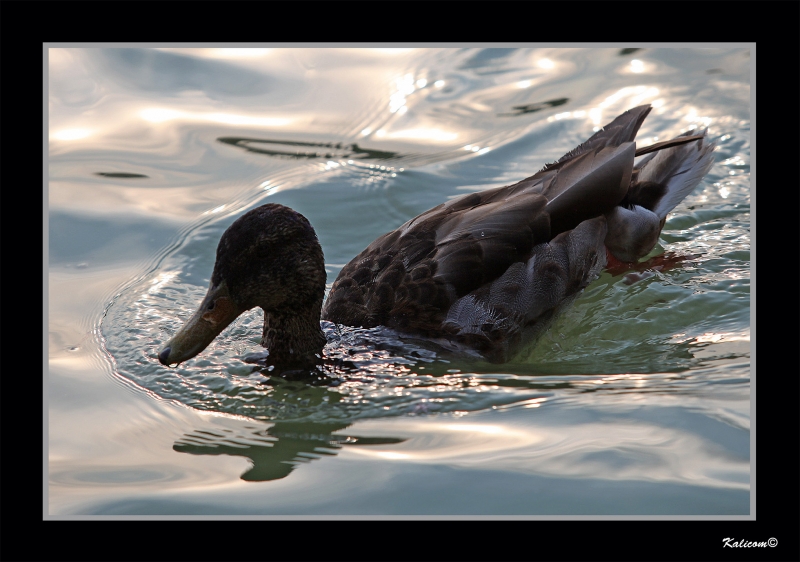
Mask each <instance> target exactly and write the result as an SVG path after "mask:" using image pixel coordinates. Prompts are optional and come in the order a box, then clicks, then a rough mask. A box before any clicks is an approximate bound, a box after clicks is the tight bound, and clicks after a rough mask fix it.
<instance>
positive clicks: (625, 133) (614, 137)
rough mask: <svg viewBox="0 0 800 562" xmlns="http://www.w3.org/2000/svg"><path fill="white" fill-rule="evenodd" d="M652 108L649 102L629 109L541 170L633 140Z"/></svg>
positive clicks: (556, 166)
mask: <svg viewBox="0 0 800 562" xmlns="http://www.w3.org/2000/svg"><path fill="white" fill-rule="evenodd" d="M651 109H652V107H651V106H650V105H649V104H648V105H640V106H639V107H634V108H633V109H629V110H628V111H626V112H625V113H623V114H622V115H619V116H618V117H617V118H616V119H614V120H613V121H612V122H611V123H609V124H607V125H606V126H605V127H603V128H602V129H600V130H599V131H597V132H596V133H595V134H593V135H592V136H591V137H589V139H588V140H586V141H584V142H582V143H581V144H579V145H578V146H576V147H575V148H573V149H572V150H570V151H569V152H567V153H566V154H565V155H564V156H562V157H561V158H559V159H558V160H556V161H555V162H553V163H552V164H547V165H546V166H545V167H544V168H542V169H541V170H539V171H540V172H544V171H545V170H549V169H551V168H558V167H560V166H561V165H563V164H564V163H565V162H568V161H570V160H572V159H574V158H576V157H578V156H580V155H582V154H585V153H587V152H589V151H592V150H599V149H601V148H604V147H607V146H611V147H613V146H619V145H621V144H624V143H626V142H632V141H633V139H635V138H636V134H637V133H638V132H639V127H641V126H642V123H644V120H645V118H646V117H647V114H648V113H650V110H651Z"/></svg>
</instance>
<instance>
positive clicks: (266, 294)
mask: <svg viewBox="0 0 800 562" xmlns="http://www.w3.org/2000/svg"><path fill="white" fill-rule="evenodd" d="M651 109H652V108H651V106H650V105H642V106H639V107H635V108H633V109H629V110H628V111H625V112H624V113H622V114H621V115H619V116H618V117H616V118H615V119H614V120H613V121H611V122H610V123H608V124H607V125H606V126H605V127H603V128H602V129H600V130H598V131H597V132H596V133H595V134H593V135H592V136H591V137H590V138H589V139H588V140H586V141H585V142H583V143H581V144H580V145H578V146H577V147H576V148H574V149H573V150H570V151H569V152H567V153H566V154H565V155H564V156H562V157H561V158H559V159H558V160H557V161H555V162H553V163H551V164H547V165H545V166H544V167H543V168H542V169H541V170H539V171H538V172H536V173H535V174H534V175H532V176H530V177H528V178H526V179H523V180H521V181H519V182H517V183H514V184H511V185H506V186H503V187H495V188H491V189H487V190H485V191H481V192H474V193H469V194H465V195H462V196H459V197H455V198H453V199H450V200H448V201H447V202H445V203H442V204H440V205H438V206H436V207H434V208H432V209H430V210H428V211H426V212H424V213H422V214H421V215H419V216H417V217H414V218H411V219H410V220H408V221H407V222H406V223H405V224H403V225H401V226H400V227H399V228H396V229H395V230H392V231H391V232H388V233H386V234H384V235H383V236H380V237H379V238H377V239H376V240H375V241H373V242H372V243H371V244H369V245H368V246H367V247H366V248H365V249H364V251H362V252H361V253H360V254H358V255H357V256H356V257H355V258H353V259H352V261H350V262H349V263H348V264H347V265H345V266H344V267H343V268H342V269H341V271H340V272H339V275H338V277H337V278H336V280H335V281H334V283H333V285H332V287H331V289H330V292H329V294H328V297H327V299H324V296H325V287H326V281H327V276H326V271H325V260H324V256H323V252H322V247H321V245H320V243H319V240H318V238H317V235H316V232H315V230H314V228H313V227H312V225H311V223H310V222H309V221H308V219H306V218H305V217H304V216H303V215H302V214H300V213H298V212H297V211H295V210H293V209H290V208H289V207H286V206H284V205H280V204H277V203H267V204H265V205H261V206H259V207H257V208H255V209H252V210H250V211H249V212H247V213H245V214H244V215H242V216H241V217H239V218H238V219H237V220H236V221H235V222H233V223H232V224H231V225H230V227H229V228H228V229H227V230H226V231H225V232H224V233H223V235H222V237H221V239H220V241H219V245H218V247H217V252H216V262H215V264H214V269H213V272H212V275H211V280H210V284H209V288H208V292H207V294H206V296H205V297H204V298H203V300H202V302H201V303H200V306H199V307H198V309H197V311H196V312H195V313H194V314H193V315H192V316H191V317H190V319H189V320H188V321H187V322H186V323H185V324H184V325H183V326H182V327H181V328H180V329H179V330H178V331H177V332H176V333H175V335H174V336H172V338H170V339H169V341H168V342H167V343H166V344H165V345H164V347H163V348H162V349H161V351H160V352H159V353H158V359H159V361H160V362H161V363H162V364H163V365H166V366H170V365H177V364H179V363H181V362H184V361H186V360H188V359H191V358H193V357H195V356H196V355H198V354H199V353H201V352H202V351H203V350H204V349H205V348H206V347H207V346H208V345H209V344H210V343H211V342H212V341H213V340H214V338H216V337H217V335H219V334H220V332H222V330H223V329H224V328H225V327H226V326H228V325H229V324H230V323H231V322H232V321H233V320H234V319H236V318H237V317H238V316H239V315H240V314H242V313H243V312H245V311H247V310H250V309H252V308H255V307H260V308H261V309H262V310H263V312H264V327H263V334H262V338H261V345H262V346H264V347H265V348H267V350H268V357H267V359H268V362H269V363H271V364H273V365H283V366H290V367H291V366H298V365H300V366H302V365H313V364H315V363H317V362H318V361H320V359H321V358H322V356H323V348H324V347H325V345H326V343H327V339H326V337H325V335H324V332H323V331H322V329H321V324H320V321H321V320H323V321H329V322H333V323H335V324H338V325H344V326H353V327H363V328H375V327H384V328H389V329H391V330H393V331H394V332H395V333H398V334H400V335H407V336H409V337H413V338H421V339H424V340H429V341H431V342H434V343H435V344H437V345H439V346H441V347H442V348H444V349H446V350H449V351H454V352H458V351H459V350H461V351H469V352H470V353H472V354H473V355H475V354H477V355H478V356H480V357H482V358H484V359H486V360H487V361H490V362H494V363H501V362H505V361H508V360H510V359H511V358H513V357H514V356H515V355H516V354H517V353H519V351H520V350H521V349H522V348H523V347H525V346H527V345H530V343H531V342H534V341H535V340H536V339H537V338H538V337H539V336H540V335H541V334H542V333H543V332H544V331H546V330H547V328H548V327H549V326H550V325H551V324H552V321H553V320H554V318H556V317H557V316H558V315H559V314H560V313H561V312H562V311H563V310H564V309H565V308H566V307H568V306H569V305H570V304H571V303H572V302H574V300H575V299H576V298H577V297H578V296H579V295H580V294H581V293H582V291H583V290H584V289H585V288H586V287H587V286H588V285H589V284H590V283H591V282H592V281H594V280H595V279H596V278H597V277H598V276H599V274H600V273H601V272H602V270H603V269H604V268H605V267H606V265H607V264H608V263H609V262H610V261H614V260H616V263H620V262H621V263H629V264H634V263H635V262H637V261H638V260H640V259H641V258H642V257H644V256H646V255H647V254H648V253H650V252H651V251H652V250H653V248H654V247H655V246H656V244H657V243H658V239H659V235H660V233H661V230H662V228H663V227H664V224H665V221H666V217H667V214H668V213H669V212H670V211H672V210H673V209H674V208H675V206H676V205H678V203H680V202H681V201H682V200H683V199H684V198H685V197H686V196H687V195H688V194H689V193H691V192H692V191H693V190H694V188H695V187H696V186H697V185H698V184H699V183H700V181H701V180H702V179H703V177H704V176H705V175H706V174H707V173H708V171H709V170H710V168H711V166H712V165H713V162H714V158H713V151H714V149H715V147H716V145H715V144H714V143H713V142H710V141H709V139H708V136H707V130H703V131H700V132H699V133H695V132H694V131H693V130H690V131H687V132H686V133H683V134H681V135H679V136H677V137H675V138H674V139H671V140H667V141H662V142H658V143H655V144H651V145H649V146H645V147H642V148H639V149H637V147H636V142H635V137H636V135H637V132H638V131H639V128H640V127H641V125H642V123H643V122H644V120H645V118H646V117H647V115H648V113H650V111H651ZM637 159H638V161H637ZM323 300H324V306H323Z"/></svg>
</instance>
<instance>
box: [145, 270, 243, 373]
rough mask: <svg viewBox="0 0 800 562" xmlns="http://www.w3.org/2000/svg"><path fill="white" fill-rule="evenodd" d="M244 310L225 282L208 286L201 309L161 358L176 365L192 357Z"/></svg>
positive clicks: (160, 355)
mask: <svg viewBox="0 0 800 562" xmlns="http://www.w3.org/2000/svg"><path fill="white" fill-rule="evenodd" d="M242 312H244V310H242V309H240V308H239V307H238V306H236V305H235V304H234V303H233V301H232V300H231V297H230V294H229V292H228V286H227V284H226V283H225V281H223V282H222V283H220V284H219V285H217V286H216V287H213V286H212V287H209V289H208V293H207V294H206V296H205V298H204V299H203V302H202V303H200V308H198V309H197V312H195V313H194V315H193V316H192V317H191V318H190V319H189V321H188V322H186V324H184V325H183V327H182V328H181V329H180V330H178V333H177V334H175V335H174V336H173V337H172V339H171V340H169V341H168V342H167V344H166V345H165V346H164V349H162V350H161V352H160V353H159V354H158V360H159V361H160V362H161V364H162V365H167V366H169V365H173V364H174V365H176V366H177V364H178V363H182V362H183V361H186V360H188V359H191V358H192V357H194V356H195V355H197V354H198V353H200V352H201V351H203V350H204V349H205V348H206V347H208V344H210V343H211V342H212V341H213V340H214V338H216V337H217V336H218V335H219V333H220V332H221V331H222V330H224V329H225V328H226V327H227V326H228V324H230V323H231V322H233V321H234V320H235V319H236V317H238V316H239V315H240V314H241V313H242Z"/></svg>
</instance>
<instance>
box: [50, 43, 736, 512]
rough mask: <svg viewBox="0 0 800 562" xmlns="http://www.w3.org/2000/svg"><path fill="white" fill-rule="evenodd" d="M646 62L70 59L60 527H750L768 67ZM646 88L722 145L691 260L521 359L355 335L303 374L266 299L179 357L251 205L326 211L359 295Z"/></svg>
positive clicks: (511, 54)
mask: <svg viewBox="0 0 800 562" xmlns="http://www.w3.org/2000/svg"><path fill="white" fill-rule="evenodd" d="M630 51H631V50H623V49H618V48H606V49H526V48H519V49H480V48H459V49H136V48H131V49H78V48H75V49H51V50H50V53H49V64H50V74H49V79H50V82H49V87H50V91H49V120H50V121H49V123H50V159H49V173H50V185H49V211H50V220H49V264H50V265H49V349H48V352H49V360H50V369H49V381H48V387H47V390H48V396H49V466H48V472H49V474H48V480H49V487H48V493H49V514H50V515H56V516H71V515H109V514H115V515H129V516H130V515H341V516H348V515H351V516H352V515H406V516H420V515H447V516H457V515H477V516H490V515H558V516H563V515H597V516H600V515H674V516H685V515H743V516H744V515H748V514H750V169H749V153H750V112H749V107H750V83H749V79H750V66H749V65H750V59H749V55H750V53H749V50H747V49H741V48H724V49H640V50H636V51H635V52H630ZM643 103H650V104H653V106H654V110H653V111H652V112H651V114H650V116H649V117H648V118H647V120H646V121H645V123H644V125H643V127H642V129H641V131H640V134H639V137H638V138H637V142H638V143H639V144H640V145H644V144H649V143H651V142H655V141H656V140H664V139H666V138H671V137H672V136H675V135H677V134H679V133H680V132H683V131H685V130H688V129H689V128H691V127H698V126H699V127H708V128H709V136H710V137H711V138H712V140H714V141H716V142H717V144H718V149H717V151H716V153H715V160H716V162H715V165H714V167H713V168H712V170H711V172H710V173H709V174H708V176H707V177H706V178H705V179H704V180H703V181H702V182H701V184H700V185H699V186H698V187H697V188H696V189H695V191H694V192H693V193H692V194H691V195H689V196H688V197H687V198H686V199H685V200H684V201H683V202H682V203H681V204H680V205H679V206H678V207H677V208H676V209H675V210H674V211H673V213H671V214H670V216H669V218H668V220H667V223H666V226H665V228H664V231H663V233H662V236H661V240H660V244H659V245H658V246H657V248H656V250H654V252H653V256H658V255H660V254H664V253H665V252H666V256H668V257H674V258H676V260H675V261H676V265H675V267H672V268H665V269H662V270H657V271H656V270H653V269H647V268H644V267H643V268H641V269H642V271H640V272H634V273H632V274H630V272H621V273H617V274H614V275H612V274H611V273H604V274H603V275H602V276H601V277H600V278H599V279H597V280H596V281H595V282H594V283H593V284H592V285H590V286H589V287H588V288H587V290H586V291H585V292H584V294H583V295H582V296H581V297H580V298H579V299H578V300H577V301H576V302H575V304H574V306H572V307H571V308H570V309H569V310H568V311H567V312H566V313H565V314H563V315H562V316H561V317H560V318H559V319H558V320H557V321H556V322H555V324H554V325H553V327H552V328H551V329H550V331H549V332H547V333H546V334H545V335H544V337H542V339H541V340H540V341H539V342H538V343H537V344H536V345H534V346H531V347H530V348H529V349H527V350H526V351H525V353H523V354H522V355H521V356H520V357H518V358H517V359H515V360H514V361H513V362H511V363H507V364H502V365H494V364H489V363H485V362H482V361H478V360H470V359H464V358H461V359H457V358H453V357H448V356H444V355H442V354H441V353H438V354H437V353H436V352H434V351H432V350H431V349H429V348H428V347H427V346H425V345H424V344H423V343H421V342H414V341H408V340H405V341H402V340H399V339H397V338H396V337H393V336H391V335H387V334H385V333H375V331H369V330H360V329H352V328H342V327H336V326H334V325H330V324H326V325H325V330H326V333H327V334H328V336H329V344H328V347H327V348H326V355H327V356H328V357H329V358H331V363H329V364H328V365H327V366H326V368H325V369H324V374H323V375H322V376H320V377H318V378H317V379H314V380H310V379H299V380H292V378H291V377H290V378H288V379H287V378H281V377H276V376H274V375H272V374H271V373H270V372H268V371H264V370H263V369H259V368H257V367H256V366H254V365H253V364H251V363H248V362H246V361H245V359H246V358H247V357H248V355H250V354H253V353H258V352H259V351H260V347H259V345H258V342H259V340H260V331H261V324H260V322H261V312H260V311H258V310H253V311H250V312H249V313H247V314H245V315H244V316H243V317H241V318H240V319H239V320H237V321H236V322H235V323H234V324H233V325H232V326H230V327H229V328H228V329H226V330H225V331H224V332H223V333H222V335H221V336H220V337H219V338H217V340H215V341H214V343H212V344H211V346H209V348H208V349H207V350H206V351H204V352H203V353H202V354H201V355H199V356H198V357H196V358H195V359H193V360H190V361H187V362H186V363H183V364H181V365H180V366H179V367H177V368H173V369H168V368H165V367H163V366H162V365H160V364H159V363H158V360H157V353H158V351H159V350H160V348H161V346H162V344H163V343H164V342H166V341H167V340H168V339H169V338H170V337H171V335H172V334H173V333H174V332H175V330H176V329H177V328H178V327H179V326H180V325H181V323H182V322H183V321H184V320H185V319H186V318H187V317H188V316H189V315H190V314H191V312H193V310H194V308H195V307H196V306H197V304H198V303H199V302H200V300H201V298H202V296H203V295H204V294H205V290H206V288H207V286H208V281H209V277H210V274H211V270H212V267H213V260H214V257H215V249H216V244H217V241H218V240H219V237H220V235H221V234H222V232H223V231H224V230H225V229H226V228H227V227H228V226H229V225H230V224H231V223H232V222H233V221H234V220H235V219H236V218H237V217H239V216H240V215H241V214H243V213H244V212H245V211H247V210H249V209H251V208H253V207H255V206H257V205H260V204H263V203H266V202H277V203H281V204H284V205H288V206H290V207H292V208H294V209H296V210H298V211H300V212H301V213H303V214H304V215H305V216H306V217H307V218H308V219H309V220H310V222H311V223H312V224H313V225H314V227H315V229H316V231H317V234H318V236H319V239H320V241H321V243H322V246H323V250H324V253H325V258H326V268H327V271H328V287H330V284H331V283H332V282H333V280H334V279H335V277H336V275H337V274H338V272H339V270H340V269H341V267H343V265H344V264H345V263H347V262H348V261H349V260H350V259H351V258H352V257H354V256H355V255H356V254H357V253H358V252H360V251H361V250H362V249H363V248H364V247H366V245H367V244H369V243H370V242H371V241H372V240H373V239H375V238H376V237H377V236H379V235H381V234H383V233H384V232H386V231H388V230H390V229H393V228H395V227H397V226H399V225H400V224H402V223H404V222H405V221H406V220H408V219H409V218H411V217H413V216H415V215H417V214H419V213H421V212H423V211H425V210H427V209H429V208H430V207H433V206H435V205H437V204H439V203H441V202H443V201H446V200H447V199H448V198H450V197H454V196H458V195H460V194H463V193H466V192H469V191H477V190H482V189H486V188H489V187H495V186H499V185H505V184H509V183H512V182H515V181H518V180H520V179H522V178H524V177H527V176H529V175H531V174H532V173H534V172H535V171H536V170H538V169H540V168H541V167H542V166H543V165H544V164H545V163H547V162H552V161H554V160H556V159H557V158H559V157H560V156H561V155H562V154H564V153H565V152H566V151H568V150H570V149H571V148H573V147H574V146H575V145H577V144H578V143H580V142H581V141H583V140H585V139H586V138H588V137H589V136H590V135H591V134H592V132H593V129H594V128H595V127H599V126H602V125H603V124H605V123H606V122H608V121H610V120H611V119H613V118H614V117H615V116H616V115H618V114H619V113H621V112H623V111H624V110H626V109H628V108H631V107H634V106H636V105H641V104H643Z"/></svg>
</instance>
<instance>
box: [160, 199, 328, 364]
mask: <svg viewBox="0 0 800 562" xmlns="http://www.w3.org/2000/svg"><path fill="white" fill-rule="evenodd" d="M325 280H326V274H325V260H324V257H323V255H322V248H321V247H320V244H319V241H318V240H317V235H316V233H315V232H314V228H313V227H312V226H311V223H309V222H308V220H307V219H306V218H305V217H304V216H303V215H301V214H300V213H298V212H296V211H294V210H292V209H290V208H288V207H284V206H283V205H278V204H275V203H270V204H267V205H262V206H261V207H258V208H256V209H253V210H252V211H249V212H248V213H246V214H244V215H242V216H241V217H240V218H239V219H237V220H236V221H235V222H234V223H233V224H231V226H230V227H228V229H227V230H226V231H225V233H224V234H223V235H222V238H221V239H220V242H219V246H217V259H216V262H215V263H214V272H213V274H212V275H211V283H210V285H209V288H208V293H207V294H206V296H205V298H204V299H203V301H202V302H201V303H200V307H199V308H198V309H197V311H196V312H195V313H194V315H193V316H192V317H191V318H190V319H189V320H188V322H186V324H185V325H184V326H183V327H181V329H180V330H179V331H178V333H176V334H175V336H173V337H172V339H170V340H169V341H168V342H167V343H166V345H165V346H164V348H163V349H162V350H161V352H160V353H159V354H158V359H159V361H160V362H161V363H162V364H164V365H173V364H177V363H181V362H183V361H186V360H187V359H191V358H192V357H194V356H195V355H197V354H198V353H200V352H201V351H203V350H204V349H205V348H206V347H207V346H208V345H209V344H210V343H211V342H212V341H213V340H214V338H215V337H217V336H218V335H219V333H220V332H222V330H224V329H225V327H226V326H228V325H229V324H230V323H231V322H233V320H235V319H236V318H237V317H238V316H239V315H240V314H242V313H243V312H245V311H247V310H250V309H251V308H254V307H260V308H261V309H263V311H264V333H263V337H262V340H261V345H263V346H264V347H266V348H268V349H269V361H270V362H271V363H292V364H298V363H308V362H313V361H314V359H315V358H316V356H318V355H319V354H320V353H321V351H322V348H323V346H324V345H325V342H326V340H325V336H324V335H323V333H322V330H321V329H320V325H319V320H320V310H321V307H322V299H323V297H324V295H325Z"/></svg>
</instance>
